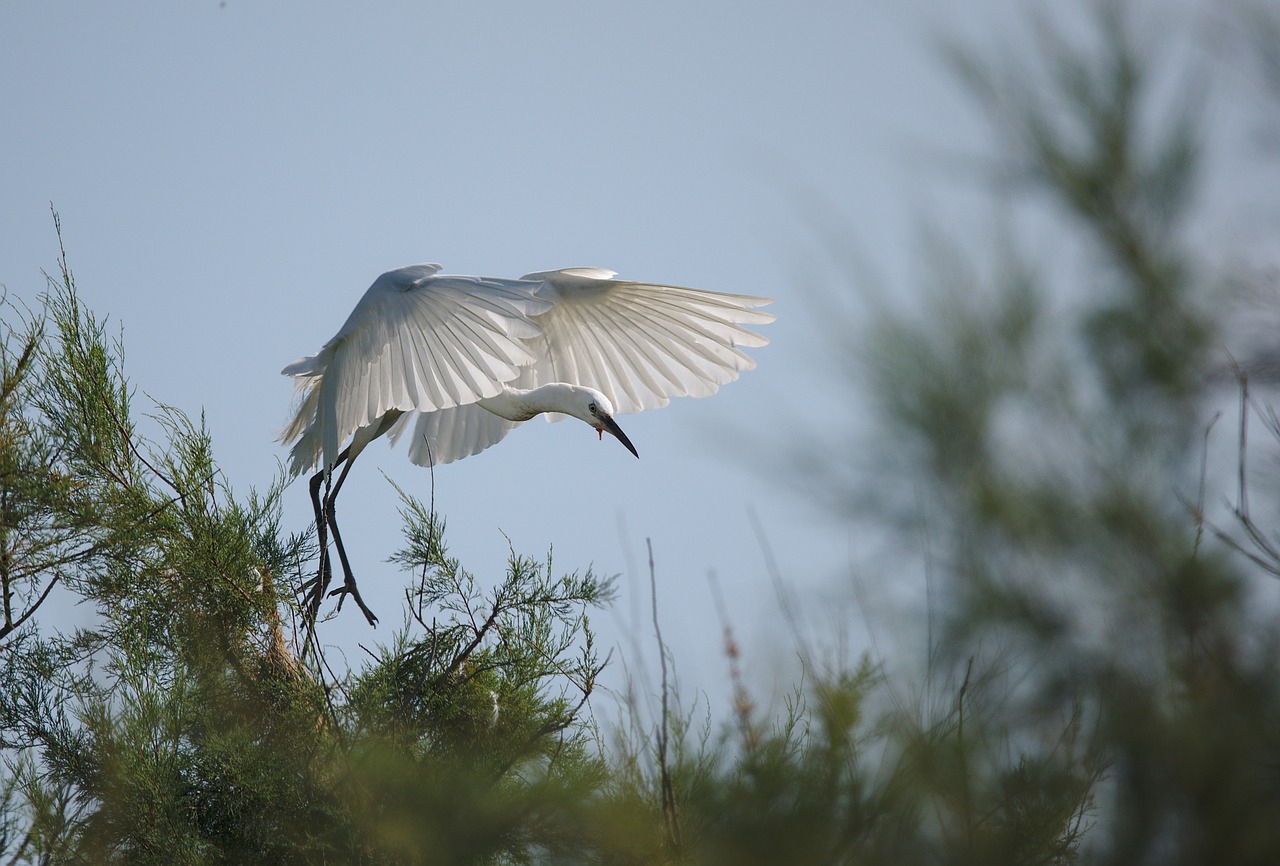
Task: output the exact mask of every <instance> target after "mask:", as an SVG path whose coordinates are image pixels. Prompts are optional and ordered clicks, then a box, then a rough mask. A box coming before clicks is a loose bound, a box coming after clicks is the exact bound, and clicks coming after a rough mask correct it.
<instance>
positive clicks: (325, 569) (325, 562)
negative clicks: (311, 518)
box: [306, 469, 333, 625]
mask: <svg viewBox="0 0 1280 866" xmlns="http://www.w3.org/2000/svg"><path fill="white" fill-rule="evenodd" d="M324 476H325V471H324V470H323V469H321V470H320V471H319V472H317V473H316V474H315V475H313V476H311V505H312V507H313V508H314V509H315V515H316V541H317V542H318V543H319V545H320V565H319V567H318V568H317V570H316V576H315V580H314V586H313V587H312V589H311V591H310V592H308V593H307V600H306V607H307V622H308V624H312V625H314V623H315V621H316V617H317V616H318V615H319V613H320V600H321V599H323V598H324V595H325V592H326V591H327V590H328V589H329V583H330V581H331V580H332V579H333V570H332V568H331V567H330V564H329V524H328V521H327V520H326V519H325V515H324V509H323V506H321V504H320V485H321V484H322V483H323V482H324V480H325V478H324Z"/></svg>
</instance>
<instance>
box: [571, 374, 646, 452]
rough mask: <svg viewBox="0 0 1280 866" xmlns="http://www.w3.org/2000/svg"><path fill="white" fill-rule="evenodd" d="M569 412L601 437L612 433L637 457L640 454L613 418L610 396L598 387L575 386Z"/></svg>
mask: <svg viewBox="0 0 1280 866" xmlns="http://www.w3.org/2000/svg"><path fill="white" fill-rule="evenodd" d="M569 414H571V415H573V416H574V417H575V418H581V419H582V420H583V421H586V422H587V423H588V424H590V425H591V426H592V427H593V428H594V429H595V430H596V432H598V433H599V434H600V438H601V439H603V438H604V434H605V433H612V434H613V435H614V436H616V437H617V439H618V441H619V442H621V443H622V444H623V445H625V446H626V448H627V450H628V451H630V452H631V453H632V454H634V455H636V456H637V457H639V456H640V452H638V451H636V446H634V445H632V444H631V440H630V439H628V438H627V434H626V433H623V432H622V428H621V427H619V426H618V424H617V422H616V421H614V420H613V404H612V403H610V402H609V398H608V397H606V396H605V395H603V394H601V393H600V392H599V391H597V390H596V389H594V388H575V389H574V393H573V400H572V408H571V411H570V413H569Z"/></svg>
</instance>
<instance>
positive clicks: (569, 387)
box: [281, 264, 773, 623]
mask: <svg viewBox="0 0 1280 866" xmlns="http://www.w3.org/2000/svg"><path fill="white" fill-rule="evenodd" d="M615 276H616V275H615V273H614V272H613V271H608V270H604V269H602V268H566V269H564V270H558V271H540V272H537V273H532V274H526V275H525V276H524V277H521V278H520V279H518V280H507V279H495V278H490V277H470V276H455V275H448V274H441V273H440V265H436V264H420V265H410V266H408V267H404V268H398V269H396V270H393V271H387V272H386V273H385V274H383V275H382V276H380V277H378V279H376V280H374V282H373V285H372V286H370V287H369V290H368V291H367V292H365V294H364V297H362V298H361V299H360V302H359V303H357V304H356V306H355V309H354V310H352V311H351V315H350V316H348V317H347V321H346V323H345V324H343V326H342V328H340V329H339V331H338V333H337V334H336V335H334V337H333V339H331V340H329V342H327V343H325V344H324V346H323V347H322V348H321V349H320V351H319V352H318V353H316V354H315V355H309V356H307V357H305V358H301V359H299V360H297V361H294V362H293V363H292V364H290V365H289V366H287V367H285V368H284V371H283V372H284V374H285V375H287V376H292V377H294V380H295V382H296V384H297V386H298V389H299V391H300V392H301V397H300V399H299V401H298V405H297V409H296V411H295V413H294V416H293V418H292V420H290V422H289V423H288V425H287V426H286V427H285V429H284V432H283V433H282V434H281V441H283V442H286V443H288V442H292V443H293V448H292V450H291V452H290V464H289V466H290V471H291V473H292V474H294V475H298V474H300V473H302V472H304V471H306V470H308V469H311V468H314V467H316V466H319V467H320V471H318V472H316V473H315V475H314V476H312V479H311V498H312V503H313V505H314V507H315V514H316V531H317V534H318V535H319V541H320V571H319V574H318V575H317V579H316V582H315V589H314V591H313V592H312V594H311V596H310V605H309V607H310V612H311V615H312V616H313V617H314V615H315V612H316V610H317V609H318V607H319V604H320V600H321V599H322V598H323V596H324V593H325V591H326V589H327V588H328V584H329V579H330V574H329V555H328V543H327V532H328V530H329V529H332V530H333V536H334V543H335V546H336V547H337V550H338V555H339V558H340V559H341V561H342V567H343V572H344V574H345V576H346V583H345V584H344V585H343V586H342V587H340V588H339V589H337V590H335V593H341V594H350V595H352V596H353V597H354V598H355V600H356V603H357V604H359V605H360V609H361V610H362V611H364V613H365V616H367V617H368V618H369V621H370V622H371V623H372V622H375V621H376V617H374V615H373V613H372V612H371V611H370V610H369V609H368V607H366V606H365V604H364V602H363V601H362V600H361V599H360V594H359V591H358V590H357V588H356V584H355V579H354V577H353V576H352V574H351V568H350V565H349V564H348V562H347V557H346V552H345V551H344V550H343V546H342V537H341V535H340V534H339V531H338V525H337V520H336V518H335V515H334V500H335V499H336V498H337V495H338V491H339V490H340V489H341V487H342V483H343V481H344V480H345V479H346V476H347V472H348V471H350V469H351V466H352V464H353V463H354V461H355V459H356V457H357V456H358V455H359V454H360V452H361V451H362V450H364V448H365V447H366V446H368V444H369V443H370V442H372V441H373V440H375V439H377V438H379V437H380V436H383V435H388V436H389V438H390V439H391V442H392V444H393V445H394V444H395V443H396V442H397V441H398V440H399V439H400V438H402V437H403V436H404V435H405V434H406V432H408V431H409V430H410V429H412V433H411V434H410V442H409V459H410V460H412V461H413V462H414V463H417V464H419V465H422V466H434V465H438V464H443V463H449V462H452V461H454V460H460V459H462V458H463V457H469V456H471V455H472V454H477V453H479V452H480V451H483V450H484V449H486V448H488V447H489V446H491V445H493V444H495V443H497V442H499V441H500V440H501V439H502V438H503V437H504V436H506V435H507V433H509V432H510V431H511V430H512V428H514V427H516V426H517V425H518V424H520V423H522V422H524V421H527V420H528V419H530V418H533V417H534V416H536V415H540V414H543V413H547V414H548V417H552V418H556V417H560V416H561V415H572V416H574V417H576V418H579V419H581V420H582V421H584V422H586V423H587V424H589V425H590V426H591V427H592V428H593V429H595V430H597V431H599V433H600V436H601V438H603V435H604V433H606V432H607V433H611V434H613V435H614V436H615V437H617V439H618V440H619V441H620V442H621V443H622V444H623V445H624V446H626V448H627V449H628V450H629V451H631V453H632V454H635V455H636V456H637V457H638V456H639V454H638V453H637V452H636V449H635V446H633V445H632V444H631V440H629V439H628V438H627V436H626V434H625V433H623V432H622V429H621V428H620V427H619V426H618V424H617V422H616V421H615V420H614V418H613V416H614V414H615V413H630V412H639V411H641V410H644V409H656V408H658V407H661V406H665V405H667V403H668V402H670V400H671V398H672V397H683V396H689V397H705V396H707V395H709V394H713V393H715V391H716V390H717V389H718V388H719V387H720V386H721V385H723V384H725V383H726V382H731V381H733V380H734V379H736V378H737V377H738V374H739V373H740V372H742V371H743V370H749V369H751V368H752V367H754V366H755V361H753V360H752V359H751V357H750V356H749V355H748V354H747V353H746V352H744V351H743V349H744V348H754V347H759V346H764V345H766V344H767V343H768V341H767V340H765V339H764V338H763V337H761V336H760V335H758V334H756V333H754V332H752V331H750V330H748V329H747V328H746V327H745V326H747V325H763V324H766V323H768V322H771V321H773V316H772V315H771V314H769V313H764V312H761V311H760V310H758V309H757V308H758V307H761V306H764V305H765V304H768V303H769V302H770V299H769V298H761V297H751V296H746V295H730V294H723V293H719V292H708V291H703V290H700V289H689V288H683V287H680V286H666V285H659V284H655V283H637V282H630V281H627V280H617V279H614V277H615ZM344 446H345V447H344ZM343 463H345V466H343V469H342V473H341V475H339V477H338V480H337V482H336V483H334V484H333V486H332V489H331V490H330V491H329V492H328V493H327V495H326V496H325V497H324V499H323V502H322V501H321V497H320V487H321V484H322V483H323V482H324V481H325V480H327V479H328V478H329V473H331V472H332V471H333V470H334V469H336V468H337V467H338V466H339V465H340V464H343Z"/></svg>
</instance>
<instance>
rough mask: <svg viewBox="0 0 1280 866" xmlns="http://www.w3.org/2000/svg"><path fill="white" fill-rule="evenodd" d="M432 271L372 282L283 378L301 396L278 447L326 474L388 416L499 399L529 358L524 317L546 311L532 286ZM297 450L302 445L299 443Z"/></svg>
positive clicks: (531, 331)
mask: <svg viewBox="0 0 1280 866" xmlns="http://www.w3.org/2000/svg"><path fill="white" fill-rule="evenodd" d="M439 270H440V266H439V265H435V264H423V265H410V266H409V267H405V268H399V269H396V270H393V271H388V272H387V273H385V274H383V275H382V276H380V277H378V279H377V280H375V281H374V283H373V285H372V286H370V287H369V289H368V291H366V292H365V294H364V296H363V297H362V298H361V299H360V301H359V303H357V304H356V306H355V309H353V310H352V312H351V315H350V316H349V317H348V318H347V321H346V323H345V324H343V326H342V328H341V329H340V330H339V331H338V333H337V334H336V335H335V336H334V337H333V339H331V340H330V341H329V342H328V343H326V344H325V345H324V347H323V348H322V349H321V350H320V352H318V353H317V354H316V355H312V356H309V357H307V358H302V359H300V360H298V361H295V362H294V363H292V364H290V365H289V366H288V367H286V368H285V369H284V373H285V374H286V375H289V376H293V377H294V378H295V379H296V380H297V382H298V385H299V388H301V389H303V390H304V397H303V399H302V400H301V401H300V402H299V405H298V409H297V414H296V415H295V417H294V419H293V420H292V421H291V422H290V424H289V425H288V426H287V427H286V431H285V435H286V436H287V437H288V439H287V440H286V441H293V440H294V439H297V438H298V437H304V438H308V439H316V440H318V442H309V443H308V444H306V445H304V446H303V447H301V448H299V449H295V452H294V460H293V465H294V471H295V472H297V471H302V469H305V468H307V467H306V466H302V465H301V464H302V463H304V462H306V460H307V458H308V457H311V458H312V463H311V464H310V465H314V460H315V458H319V457H320V456H321V455H322V457H323V461H324V465H325V466H332V465H333V463H334V461H335V460H336V459H337V457H338V453H339V449H340V446H341V445H342V444H343V443H344V442H346V441H347V440H348V439H349V437H351V435H352V434H353V433H354V432H355V431H356V430H357V429H359V428H361V427H366V426H369V425H372V424H374V423H376V422H378V420H379V419H381V418H382V417H383V416H384V415H386V413H387V412H389V411H391V410H393V409H394V410H399V411H402V412H415V411H416V412H432V411H436V410H441V409H448V408H451V407H455V406H461V405H467V404H470V403H474V402H475V401H476V400H480V399H483V398H485V397H492V396H494V395H496V394H498V393H500V392H501V390H502V388H503V383H505V382H509V381H511V380H512V379H515V378H516V377H517V376H518V375H519V374H520V370H521V368H522V367H523V366H525V365H528V364H530V363H532V362H533V361H534V360H535V356H534V354H533V352H532V351H531V349H530V347H529V345H528V344H527V343H528V341H529V340H530V339H532V338H534V337H536V335H537V334H538V333H539V328H538V326H537V325H536V324H534V322H533V321H532V319H531V317H532V316H534V315H536V314H538V313H541V312H545V311H546V310H547V309H548V308H549V307H550V302H548V301H546V300H544V299H540V298H538V297H536V296H535V294H534V290H535V289H536V288H537V284H536V283H530V282H526V281H521V280H500V279H490V278H484V277H464V276H450V275H441V274H439V273H438V272H439ZM299 444H302V443H301V442H299Z"/></svg>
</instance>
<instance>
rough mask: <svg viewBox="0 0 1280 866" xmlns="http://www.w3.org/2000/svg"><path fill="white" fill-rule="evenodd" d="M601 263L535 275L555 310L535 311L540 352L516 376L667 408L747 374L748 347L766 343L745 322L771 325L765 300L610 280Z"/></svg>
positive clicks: (634, 406)
mask: <svg viewBox="0 0 1280 866" xmlns="http://www.w3.org/2000/svg"><path fill="white" fill-rule="evenodd" d="M614 276H615V274H614V272H613V271H609V270H605V269H603V268H566V269H564V270H559V271H540V272H537V273H533V274H527V275H525V277H524V278H523V279H526V280H539V281H541V285H540V287H539V288H538V291H537V294H538V297H540V298H542V299H544V300H547V301H548V302H550V303H551V304H552V307H551V308H550V309H549V310H547V311H545V312H542V313H537V314H534V315H533V317H532V318H533V321H534V322H536V323H537V324H538V325H539V326H541V328H542V335H541V336H540V337H537V338H534V340H533V341H532V342H533V344H534V345H535V346H536V347H537V348H538V350H539V352H538V354H539V357H538V360H537V361H536V362H535V363H534V364H533V366H532V368H531V370H530V371H529V372H528V373H526V374H525V375H524V376H522V377H521V382H522V383H525V382H528V383H529V385H530V386H536V385H543V384H546V383H548V382H569V383H571V384H577V385H587V386H590V387H593V388H597V389H598V390H600V391H602V392H604V394H605V396H607V397H608V398H609V399H610V401H611V402H612V403H613V405H614V409H615V410H616V411H618V412H639V411H642V410H644V409H656V408H658V407H661V406H665V405H666V404H667V403H668V402H670V399H671V398H672V397H682V396H690V397H705V396H707V395H709V394H713V393H715V392H716V390H718V389H719V387H720V386H721V385H723V384H725V383H727V382H731V381H733V380H734V379H736V378H738V375H739V374H740V373H741V372H742V371H743V370H750V369H752V368H753V367H754V366H755V361H754V360H752V358H751V356H750V355H748V354H747V353H746V352H745V351H743V349H744V348H758V347H760V346H765V345H768V342H769V341H768V340H767V339H765V338H764V337H762V336H760V335H759V334H757V333H755V332H754V331H751V330H749V329H748V328H747V327H745V326H748V325H763V324H767V323H769V322H771V321H773V319H774V317H773V315H772V314H770V313H766V312H763V311H761V310H759V309H757V308H758V307H762V306H764V305H766V304H768V303H770V302H771V299H770V298H764V297H757V296H749V295H731V294H726V293H722V292H709V291H704V290H701V289H692V288H686V287H683V286H668V285H661V284H657V283H639V282H632V281H629V280H617V279H613V277H614Z"/></svg>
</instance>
